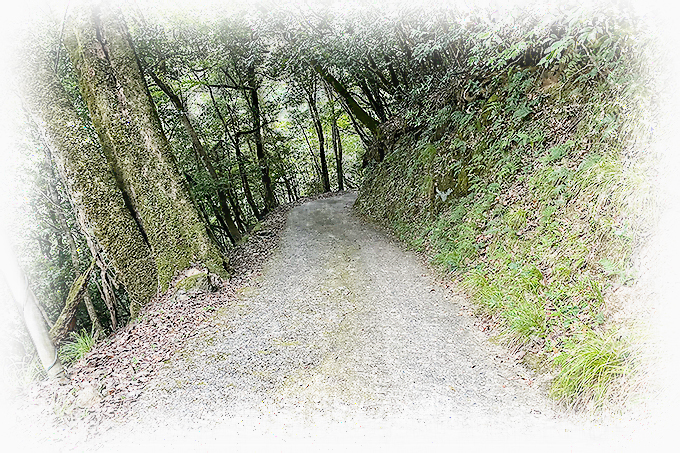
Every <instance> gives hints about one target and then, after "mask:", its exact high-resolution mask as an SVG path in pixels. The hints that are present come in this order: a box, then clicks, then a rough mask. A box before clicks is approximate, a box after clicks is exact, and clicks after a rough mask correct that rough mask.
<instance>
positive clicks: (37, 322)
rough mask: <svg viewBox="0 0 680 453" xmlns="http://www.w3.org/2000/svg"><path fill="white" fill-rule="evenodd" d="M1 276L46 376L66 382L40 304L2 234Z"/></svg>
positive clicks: (0, 242)
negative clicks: (22, 320)
mask: <svg viewBox="0 0 680 453" xmlns="http://www.w3.org/2000/svg"><path fill="white" fill-rule="evenodd" d="M0 274H2V276H3V277H4V278H5V282H6V283H7V287H8V288H9V290H10V293H11V294H12V298H13V299H14V302H15V303H16V306H17V308H18V309H19V313H20V314H21V316H22V317H23V319H24V323H25V325H26V329H27V330H28V333H29V335H30V337H31V340H32V341H33V344H34V345H35V349H36V350H37V351H38V357H39V358H40V362H41V363H42V365H43V368H45V371H46V372H47V375H48V376H49V377H50V378H51V379H66V375H65V374H64V368H63V367H62V365H61V362H60V361H59V356H57V349H56V348H55V347H54V343H52V339H51V338H50V335H49V332H48V330H47V326H46V325H45V323H44V322H43V319H42V316H41V314H40V310H39V309H38V301H37V300H36V298H35V294H33V291H31V288H30V287H29V285H28V278H27V277H26V274H25V273H24V272H23V270H22V269H21V267H20V266H19V262H18V261H17V259H16V257H15V256H14V253H13V252H12V248H11V247H10V245H9V242H8V241H7V239H6V238H5V237H4V234H0Z"/></svg>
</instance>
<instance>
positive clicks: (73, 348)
mask: <svg viewBox="0 0 680 453" xmlns="http://www.w3.org/2000/svg"><path fill="white" fill-rule="evenodd" d="M71 339H72V341H70V342H68V343H66V344H64V345H63V346H62V347H61V348H60V349H59V356H60V357H59V358H60V359H61V361H62V362H63V363H65V364H71V363H75V362H77V361H78V360H80V359H82V358H83V357H84V356H85V354H87V353H88V352H90V349H92V347H93V346H94V344H95V340H94V338H93V337H92V335H90V334H89V333H88V332H87V331H86V330H81V331H80V333H77V332H71Z"/></svg>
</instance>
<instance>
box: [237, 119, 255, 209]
mask: <svg viewBox="0 0 680 453" xmlns="http://www.w3.org/2000/svg"><path fill="white" fill-rule="evenodd" d="M240 134H241V132H237V133H235V134H234V152H235V154H236V162H237V164H238V172H239V175H240V176H241V183H242V184H243V192H244V193H245V195H246V201H248V204H249V205H250V209H251V210H252V211H253V215H254V216H255V218H256V219H257V220H260V219H261V218H262V214H261V213H260V210H259V209H257V204H256V203H255V199H254V198H253V193H252V191H251V190H250V184H249V183H248V175H247V173H246V169H245V162H244V157H243V153H241V141H240V140H239V136H240Z"/></svg>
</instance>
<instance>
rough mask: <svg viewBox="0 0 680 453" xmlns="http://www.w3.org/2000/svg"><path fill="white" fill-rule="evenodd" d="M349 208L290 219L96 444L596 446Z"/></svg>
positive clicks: (342, 199) (332, 206)
mask: <svg viewBox="0 0 680 453" xmlns="http://www.w3.org/2000/svg"><path fill="white" fill-rule="evenodd" d="M354 199H355V195H354V194H351V193H348V194H345V195H342V196H339V197H334V198H327V199H322V200H316V201H313V202H309V203H306V204H304V205H302V206H299V207H297V208H295V209H294V210H293V211H291V212H290V214H289V218H288V223H287V226H286V228H285V230H284V232H283V235H282V238H281V244H280V248H279V250H278V251H277V252H276V253H275V255H274V256H273V257H272V258H271V259H270V260H269V262H268V263H267V264H266V266H265V268H264V269H263V272H262V274H261V276H259V277H257V278H256V279H255V282H254V283H253V284H251V285H250V286H249V287H245V288H243V289H242V290H240V295H239V297H238V300H236V301H234V302H233V303H231V304H228V305H227V306H225V307H223V308H221V309H220V310H219V312H218V315H217V316H218V318H217V323H216V328H214V329H213V330H212V331H206V332H203V333H202V334H201V335H200V336H199V337H198V338H195V339H193V340H192V342H191V344H189V345H187V346H186V348H185V349H184V350H182V351H180V352H179V353H178V354H177V355H176V359H175V360H173V362H172V363H171V364H170V365H168V366H167V367H166V368H165V369H164V370H163V371H162V372H161V375H160V377H158V378H156V379H155V380H154V381H153V382H152V384H151V385H149V386H148V387H147V389H146V390H145V392H144V394H143V395H142V396H141V397H140V400H139V401H138V402H137V403H136V410H135V413H136V414H135V416H134V418H133V419H132V420H128V421H127V422H126V423H125V424H123V425H121V426H119V427H117V428H115V429H113V430H112V431H110V432H109V433H108V434H107V435H105V436H103V437H100V438H98V439H96V440H95V441H94V445H93V446H94V447H101V448H103V449H104V450H107V451H108V450H110V451H120V448H122V447H123V446H129V445H136V446H139V447H140V449H143V448H147V446H158V445H159V443H160V444H162V445H163V446H164V447H165V448H166V449H167V448H170V449H172V448H176V449H177V451H180V450H183V449H185V448H186V447H187V446H192V447H196V446H201V448H202V449H211V448H213V447H214V449H215V450H218V449H219V448H220V446H221V445H222V446H223V445H224V444H229V445H232V446H233V445H250V444H251V443H258V444H259V443H269V442H272V443H274V445H276V446H278V447H281V446H286V445H287V446H289V447H290V446H291V445H297V443H302V444H305V445H320V444H322V445H324V448H325V449H327V448H328V447H329V446H336V447H337V446H342V445H345V446H346V445H348V444H351V445H370V444H374V443H376V442H377V443H381V444H384V443H388V444H392V445H400V444H401V443H403V442H407V443H408V442H426V443H428V444H433V443H434V444H440V445H447V444H448V443H449V442H453V441H455V442H456V443H461V442H462V443H466V442H479V441H483V442H485V443H488V442H491V441H492V440H493V441H495V442H501V443H505V444H506V446H509V445H510V444H509V443H508V440H509V439H515V438H521V439H522V440H521V442H520V443H518V444H517V445H521V444H524V443H526V442H527V441H530V442H532V441H533V442H536V441H541V440H543V441H547V440H546V439H558V440H559V442H560V444H559V445H561V446H562V447H565V448H566V450H564V451H568V450H570V449H572V448H579V446H580V447H583V446H584V445H591V446H594V445H595V444H592V442H593V441H594V440H597V439H600V440H602V435H603V433H602V432H601V430H598V428H597V427H593V426H589V427H588V428H587V429H586V430H585V431H584V429H585V428H584V426H585V425H583V424H582V423H583V422H580V421H575V420H574V419H573V417H572V418H571V419H570V418H569V417H566V416H565V415H564V414H561V413H559V412H557V411H555V410H553V408H552V406H551V404H550V402H548V401H547V400H546V399H545V398H544V397H543V396H542V392H541V391H540V389H538V388H536V387H537V385H536V384H535V383H534V382H532V380H531V379H530V376H529V375H528V373H527V372H526V370H524V369H523V368H521V367H519V366H516V365H514V364H513V363H512V360H510V359H509V358H508V357H507V355H506V354H505V353H503V352H502V350H501V349H500V348H497V347H495V346H493V345H492V344H490V343H489V342H488V341H487V340H486V338H485V336H484V335H483V334H482V333H481V332H479V330H478V329H477V328H476V327H474V325H473V321H474V320H473V318H471V317H470V316H469V315H468V314H467V312H466V311H465V310H464V308H463V305H462V303H463V300H462V299H460V298H459V297H457V296H455V295H453V294H452V293H451V292H450V291H448V290H447V289H446V288H444V287H442V286H441V285H438V284H437V283H436V281H435V279H434V277H433V275H432V274H431V272H430V271H429V270H428V269H427V268H426V267H425V266H424V265H423V264H422V263H421V262H420V261H419V259H418V258H417V257H416V256H414V255H413V254H411V253H408V252H405V251H403V249H402V248H400V247H399V246H398V245H397V244H396V243H394V242H393V241H392V240H390V239H389V238H387V237H386V236H385V235H384V234H382V233H380V232H378V231H377V230H375V229H374V228H373V227H371V226H369V225H366V224H365V223H364V222H362V221H360V220H358V219H357V218H356V217H354V216H353V215H352V212H351V204H352V203H353V201H354ZM584 433H586V435H585V436H583V434H584ZM518 436H519V437H518ZM593 436H595V437H593ZM550 442H552V440H550ZM284 449H285V448H284ZM557 450H558V451H563V449H561V448H557Z"/></svg>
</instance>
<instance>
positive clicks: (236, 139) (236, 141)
mask: <svg viewBox="0 0 680 453" xmlns="http://www.w3.org/2000/svg"><path fill="white" fill-rule="evenodd" d="M208 92H209V93H210V99H211V100H212V103H213V107H215V112H216V113H217V117H218V118H219V119H220V122H221V123H222V127H223V128H224V133H225V135H227V137H229V139H230V140H231V142H232V144H233V145H234V152H235V154H236V163H237V164H238V172H239V175H240V176H241V184H243V193H244V194H245V196H246V201H248V204H249V205H250V209H251V210H252V211H253V215H254V216H255V218H256V219H258V220H260V219H261V218H262V215H261V214H260V210H259V209H257V204H255V200H254V198H253V193H252V192H251V190H250V184H249V183H248V176H247V174H246V170H245V162H244V158H243V154H241V142H240V137H241V135H243V134H250V133H252V132H253V131H245V132H241V131H238V132H236V133H234V134H232V133H231V131H230V130H229V127H227V122H226V121H225V120H224V117H223V116H222V112H220V108H219V106H218V105H217V101H215V96H214V95H213V92H212V88H210V86H208ZM230 114H231V115H232V120H233V113H232V112H230Z"/></svg>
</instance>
